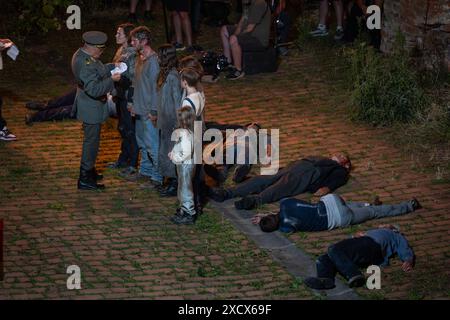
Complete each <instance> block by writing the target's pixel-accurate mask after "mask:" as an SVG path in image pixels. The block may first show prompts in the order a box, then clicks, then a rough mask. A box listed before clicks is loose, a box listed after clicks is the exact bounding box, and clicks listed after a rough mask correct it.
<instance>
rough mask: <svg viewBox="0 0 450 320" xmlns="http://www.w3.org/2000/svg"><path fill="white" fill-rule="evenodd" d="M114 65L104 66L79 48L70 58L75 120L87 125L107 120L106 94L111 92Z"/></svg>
mask: <svg viewBox="0 0 450 320" xmlns="http://www.w3.org/2000/svg"><path fill="white" fill-rule="evenodd" d="M112 69H114V64H107V65H104V64H103V63H102V62H101V61H100V60H98V59H94V58H93V57H91V56H90V55H88V54H87V53H86V52H84V51H83V50H82V49H81V48H80V49H78V50H77V52H75V54H74V55H73V57H72V72H73V74H74V76H75V79H76V81H77V85H78V89H77V94H76V96H75V102H74V104H73V110H72V112H74V113H75V114H76V116H77V119H78V120H80V121H83V122H85V123H88V124H98V123H102V122H104V121H105V120H106V119H107V118H108V108H107V106H106V94H107V93H108V92H111V91H113V89H114V81H113V80H112V79H111V70H112Z"/></svg>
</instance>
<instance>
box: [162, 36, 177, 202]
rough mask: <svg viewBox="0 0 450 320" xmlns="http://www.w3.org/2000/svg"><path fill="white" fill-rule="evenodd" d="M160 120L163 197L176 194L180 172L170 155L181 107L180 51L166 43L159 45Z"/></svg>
mask: <svg viewBox="0 0 450 320" xmlns="http://www.w3.org/2000/svg"><path fill="white" fill-rule="evenodd" d="M158 58H159V67H160V71H159V77H158V86H157V87H158V120H157V128H158V129H159V130H160V143H159V156H158V157H159V172H160V174H161V175H162V176H163V177H165V178H166V184H165V186H164V187H162V188H161V189H160V195H161V196H162V197H171V196H176V195H177V174H176V168H175V164H174V163H173V162H172V161H171V160H170V159H169V157H168V156H167V155H168V153H169V152H170V151H171V150H172V148H173V146H174V142H173V141H172V140H171V136H172V132H173V131H174V130H175V129H176V127H177V110H178V109H179V108H180V107H181V104H180V101H181V93H182V90H181V81H180V75H179V73H178V70H177V67H178V59H177V51H176V49H175V47H174V46H172V45H170V44H165V45H162V46H161V47H159V49H158Z"/></svg>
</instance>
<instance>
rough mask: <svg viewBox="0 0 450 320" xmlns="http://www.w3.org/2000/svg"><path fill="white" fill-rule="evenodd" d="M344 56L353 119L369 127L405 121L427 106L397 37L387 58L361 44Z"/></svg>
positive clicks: (401, 39) (399, 37) (399, 36)
mask: <svg viewBox="0 0 450 320" xmlns="http://www.w3.org/2000/svg"><path fill="white" fill-rule="evenodd" d="M347 54H348V56H349V58H350V63H351V71H350V75H351V79H352V80H353V88H352V96H351V105H352V108H351V115H352V118H353V119H357V120H362V121H365V122H368V123H371V124H373V125H391V124H393V123H395V122H408V121H410V120H411V119H413V118H414V117H415V115H416V113H417V112H418V111H420V110H423V109H424V107H426V105H427V104H428V101H427V98H426V96H425V94H424V91H423V89H422V88H421V87H420V85H419V82H418V77H417V74H416V73H415V72H414V70H413V69H412V67H411V66H410V64H409V56H408V53H407V51H406V49H405V46H404V38H403V37H402V36H401V35H400V34H399V35H398V36H397V40H396V43H395V45H394V50H393V52H392V54H390V55H388V56H382V55H380V54H379V53H377V52H375V51H374V49H373V48H371V47H369V46H368V45H367V44H366V43H364V42H359V43H357V44H356V46H355V47H354V48H351V49H349V52H348V53H347Z"/></svg>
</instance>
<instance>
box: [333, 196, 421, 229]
mask: <svg viewBox="0 0 450 320" xmlns="http://www.w3.org/2000/svg"><path fill="white" fill-rule="evenodd" d="M412 211H414V210H413V207H412V203H411V201H404V202H402V203H400V204H394V205H390V204H386V205H381V206H373V205H369V206H366V204H365V203H363V202H350V201H348V202H346V203H345V202H344V201H342V206H341V207H340V214H341V227H348V226H349V225H354V224H360V223H363V222H365V221H368V220H372V219H380V218H384V217H394V216H399V215H402V214H406V213H409V212H412Z"/></svg>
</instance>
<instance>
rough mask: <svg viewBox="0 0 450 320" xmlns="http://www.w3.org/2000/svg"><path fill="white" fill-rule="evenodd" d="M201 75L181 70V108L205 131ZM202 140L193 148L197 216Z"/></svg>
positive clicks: (201, 184)
mask: <svg viewBox="0 0 450 320" xmlns="http://www.w3.org/2000/svg"><path fill="white" fill-rule="evenodd" d="M200 79H201V73H199V70H198V69H197V68H195V67H194V68H192V67H188V68H184V69H182V70H181V87H182V88H183V89H184V95H183V100H182V102H181V106H182V107H183V106H187V107H191V108H192V109H193V110H194V113H195V121H198V122H200V124H201V126H200V128H201V129H202V138H203V131H204V130H205V95H204V93H203V91H201V90H199V88H201V85H200ZM202 140H203V139H200V141H195V142H196V144H195V147H194V159H195V160H196V166H197V169H196V171H195V177H194V199H195V208H196V211H197V214H199V215H201V214H202V212H203V209H202V207H203V199H204V197H203V193H202V191H204V190H205V184H204V173H203V165H202V155H203V148H202V147H203V146H202V144H203V141H202Z"/></svg>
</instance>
